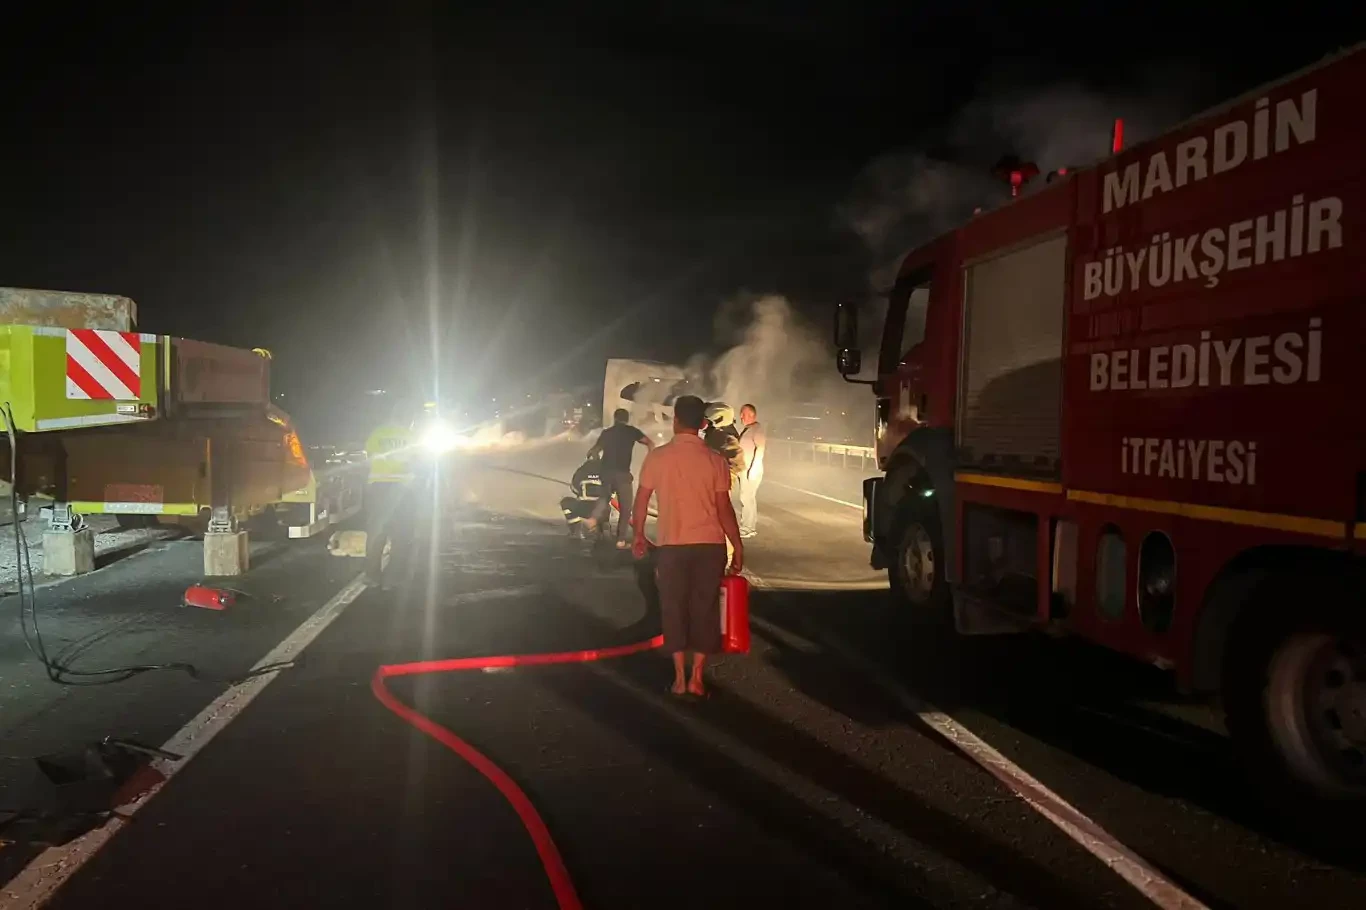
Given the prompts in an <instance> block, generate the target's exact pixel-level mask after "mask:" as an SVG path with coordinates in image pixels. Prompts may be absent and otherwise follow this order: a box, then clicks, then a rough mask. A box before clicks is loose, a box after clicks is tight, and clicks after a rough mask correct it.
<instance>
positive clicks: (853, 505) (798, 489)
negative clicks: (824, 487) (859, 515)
mask: <svg viewBox="0 0 1366 910" xmlns="http://www.w3.org/2000/svg"><path fill="white" fill-rule="evenodd" d="M769 483H771V484H773V485H774V486H775V487H782V488H783V489H784V490H792V491H794V492H797V493H805V494H806V495H807V496H814V497H816V498H817V499H824V500H825V501H826V502H833V503H835V504H836V505H840V506H848V507H849V508H851V509H858V510H859V511H860V512H862V511H863V505H862V504H860V503H857V502H850V501H849V500H847V499H836V498H835V497H833V496H826V495H825V494H824V493H816V492H813V491H811V490H803V489H802V488H801V487H794V486H792V485H791V484H787V483H783V482H782V481H781V480H770V481H769Z"/></svg>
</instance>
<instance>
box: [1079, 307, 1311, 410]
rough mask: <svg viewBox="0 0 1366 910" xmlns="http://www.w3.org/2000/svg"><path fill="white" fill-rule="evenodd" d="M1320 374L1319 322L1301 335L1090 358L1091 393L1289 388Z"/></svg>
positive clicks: (1206, 338) (1207, 340) (1205, 341)
mask: <svg viewBox="0 0 1366 910" xmlns="http://www.w3.org/2000/svg"><path fill="white" fill-rule="evenodd" d="M1322 373H1323V320H1322V319H1320V318H1318V317H1314V318H1312V319H1310V320H1309V327H1308V330H1307V331H1304V332H1282V333H1280V334H1279V335H1274V336H1273V335H1255V336H1252V337H1246V338H1212V337H1211V333H1210V332H1208V331H1205V332H1201V333H1200V342H1199V343H1198V344H1173V345H1156V346H1154V347H1150V348H1133V349H1130V350H1127V351H1124V350H1121V351H1110V352H1108V353H1106V352H1097V353H1093V354H1091V367H1090V377H1091V378H1090V388H1091V391H1092V392H1104V391H1113V392H1123V391H1126V390H1139V391H1141V390H1147V389H1151V390H1160V389H1185V388H1190V387H1192V386H1195V387H1198V388H1205V387H1208V386H1221V387H1227V386H1243V385H1273V384H1274V385H1294V384H1295V383H1298V382H1318V381H1319V377H1320V376H1321V375H1322Z"/></svg>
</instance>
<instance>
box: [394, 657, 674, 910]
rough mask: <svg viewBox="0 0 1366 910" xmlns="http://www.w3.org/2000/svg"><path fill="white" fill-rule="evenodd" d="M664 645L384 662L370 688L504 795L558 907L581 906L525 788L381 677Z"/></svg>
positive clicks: (573, 909)
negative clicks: (404, 699) (532, 846)
mask: <svg viewBox="0 0 1366 910" xmlns="http://www.w3.org/2000/svg"><path fill="white" fill-rule="evenodd" d="M663 644H664V636H662V635H656V636H655V637H654V638H651V639H648V640H646V641H638V642H636V643H635V644H632V645H619V646H617V647H614V648H600V649H596V650H592V651H560V652H557V653H552V654H503V655H497V656H494V657H459V658H455V659H452V660H421V661H417V662H415V663H410V664H386V665H384V666H382V667H380V668H379V669H378V670H376V671H375V676H374V678H373V679H372V680H371V681H370V691H372V692H374V693H375V698H377V699H379V701H380V704H382V705H384V707H386V708H388V709H389V710H390V711H393V712H394V713H395V714H397V715H398V716H399V717H401V718H403V720H405V721H407V722H408V723H410V724H412V725H413V726H414V727H416V728H417V729H419V730H421V731H422V732H423V733H426V734H427V735H428V736H430V737H432V739H435V740H436V741H437V742H439V743H441V744H442V745H443V746H445V747H446V748H447V749H450V750H451V751H452V752H454V753H455V754H456V755H458V756H460V757H461V758H462V759H464V760H465V761H466V762H468V763H469V764H470V765H471V766H472V767H473V768H474V770H476V771H478V772H479V773H480V774H482V775H484V777H486V778H488V780H489V782H490V783H492V784H493V785H494V786H495V787H497V788H498V792H499V793H501V794H503V798H504V799H506V800H507V801H508V803H509V804H511V806H512V808H513V810H514V811H515V812H516V813H517V817H518V818H520V819H521V820H522V825H523V826H524V827H525V828H526V831H527V834H529V835H530V836H531V842H532V843H533V844H535V846H536V853H537V854H538V855H539V856H540V858H541V865H542V866H544V867H545V874H546V877H547V878H549V879H550V887H551V890H553V891H554V892H555V900H556V901H557V902H558V903H559V906H560V910H582V907H583V904H582V902H580V901H579V895H578V893H577V892H575V890H574V882H573V880H572V879H571V878H570V877H569V870H568V869H566V868H565V865H564V859H563V858H562V857H561V856H560V850H559V848H558V847H556V846H555V841H554V839H553V838H552V837H551V836H550V830H549V829H548V828H546V826H545V821H544V820H543V819H542V818H541V815H540V813H539V812H537V811H536V807H535V806H533V805H532V804H531V800H530V799H528V798H527V795H526V793H524V792H522V788H521V787H519V786H517V783H516V782H515V781H514V780H513V779H512V778H511V777H509V776H508V774H507V772H506V771H504V770H503V769H502V768H500V767H498V766H497V765H495V764H494V763H493V762H492V761H490V760H489V758H488V756H486V755H484V753H482V752H480V751H479V750H478V749H476V748H474V747H473V746H471V745H470V744H469V743H467V742H465V741H464V740H463V739H461V738H460V737H459V736H456V735H455V734H454V733H452V732H451V731H450V730H448V729H446V728H445V727H443V726H441V725H440V724H438V723H437V722H436V721H434V720H432V719H431V718H430V717H427V716H426V715H425V714H422V713H421V712H419V711H417V710H416V709H415V708H413V707H411V706H409V705H405V704H404V703H403V702H401V701H399V700H398V698H397V697H396V696H395V695H394V693H392V692H390V691H389V689H388V687H387V686H386V685H385V680H387V679H389V678H390V677H392V676H417V675H419V674H423V673H450V672H453V671H456V670H486V669H490V668H494V667H534V666H545V665H546V664H573V663H587V662H589V661H594V660H605V659H607V658H609V657H625V656H626V655H628V654H638V653H640V652H641V651H649V650H651V649H652V648H658V647H660V646H661V645H663Z"/></svg>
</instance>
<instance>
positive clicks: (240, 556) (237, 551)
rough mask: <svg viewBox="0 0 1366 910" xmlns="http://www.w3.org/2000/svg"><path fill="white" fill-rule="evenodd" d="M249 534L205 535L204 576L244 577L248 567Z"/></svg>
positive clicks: (242, 532) (237, 532)
mask: <svg viewBox="0 0 1366 910" xmlns="http://www.w3.org/2000/svg"><path fill="white" fill-rule="evenodd" d="M248 562H249V559H248V548H247V532H246V531H234V532H230V533H226V534H224V533H211V534H205V535H204V574H205V575H208V576H210V577H214V576H223V575H242V574H244V573H245V572H246V571H247V566H248Z"/></svg>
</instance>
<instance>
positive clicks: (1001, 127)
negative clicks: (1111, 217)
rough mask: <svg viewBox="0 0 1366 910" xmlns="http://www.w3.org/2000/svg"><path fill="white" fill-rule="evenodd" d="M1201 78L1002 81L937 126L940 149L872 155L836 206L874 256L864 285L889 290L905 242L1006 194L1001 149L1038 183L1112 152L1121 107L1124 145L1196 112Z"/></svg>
mask: <svg viewBox="0 0 1366 910" xmlns="http://www.w3.org/2000/svg"><path fill="white" fill-rule="evenodd" d="M1177 86H1179V87H1180V88H1179V90H1178V89H1177ZM1197 86H1198V89H1199V90H1197ZM1203 88H1204V86H1203V84H1202V83H1199V81H1198V80H1197V79H1196V77H1194V76H1193V75H1192V74H1191V73H1190V72H1189V71H1187V70H1183V69H1177V68H1172V67H1167V68H1165V69H1163V70H1162V71H1161V75H1160V77H1155V78H1152V79H1149V80H1148V84H1147V85H1146V86H1145V87H1143V88H1141V89H1138V90H1135V91H1132V92H1129V93H1127V94H1123V95H1103V94H1100V93H1098V92H1095V91H1091V90H1088V89H1086V88H1085V87H1083V86H1080V85H1072V84H1066V85H1054V86H1048V87H1044V88H1035V89H1028V90H1022V89H1009V90H1003V91H998V92H994V93H991V94H989V95H987V96H984V97H983V98H980V99H979V100H977V101H975V102H973V103H972V104H970V105H968V106H967V107H966V108H965V109H964V110H963V112H962V113H961V114H960V115H959V116H958V117H957V118H956V119H955V120H954V122H953V123H952V124H950V126H949V127H948V128H947V129H946V130H945V131H944V132H943V133H942V135H939V136H936V137H935V140H936V141H937V142H939V143H940V144H941V148H940V149H939V150H938V151H937V152H936V153H931V152H930V151H929V150H927V149H926V148H906V149H900V150H896V151H892V152H888V153H886V154H883V155H879V156H878V157H876V158H874V159H873V160H872V161H870V162H869V163H868V164H867V165H866V166H865V167H864V169H863V171H862V172H861V173H860V174H859V176H858V177H857V178H856V180H855V183H854V187H853V189H852V191H851V192H850V194H849V197H848V199H847V200H846V202H845V203H844V204H843V205H842V206H841V207H840V211H839V215H840V217H841V219H842V221H843V223H844V224H845V225H846V226H847V227H848V228H849V229H850V230H852V231H854V233H856V234H857V235H858V236H859V237H860V238H862V240H863V241H864V243H865V244H866V245H867V247H868V249H869V251H870V253H871V255H872V257H873V265H872V269H871V273H870V276H869V285H870V288H871V289H872V290H874V291H877V292H885V291H886V290H887V289H888V288H889V287H890V286H891V284H892V281H893V280H894V279H895V276H896V269H897V266H898V265H899V262H900V259H901V257H902V256H904V255H905V253H906V252H907V251H908V250H910V249H912V248H914V247H915V246H917V245H919V244H921V243H923V242H925V241H927V240H929V239H931V238H933V237H935V236H937V235H939V234H942V233H944V232H945V231H948V230H950V229H952V228H953V227H954V226H956V225H958V224H961V223H962V222H964V221H965V220H966V219H967V218H969V217H970V216H971V215H972V213H973V210H974V209H976V208H977V207H979V206H980V207H983V208H993V207H995V206H997V205H1000V204H1002V203H1003V202H1005V201H1006V199H1008V197H1009V190H1008V188H1007V187H1006V185H1005V184H1004V183H1003V182H1002V181H1000V180H999V179H997V178H996V177H995V176H993V175H992V174H991V168H992V167H993V166H994V165H995V164H996V162H997V161H998V160H999V159H1000V158H1001V157H1002V156H1003V155H1005V154H1014V155H1016V156H1018V157H1019V158H1020V159H1021V160H1023V161H1031V162H1033V163H1034V164H1036V165H1038V167H1039V170H1040V177H1038V178H1036V179H1035V180H1034V181H1033V183H1032V184H1030V185H1028V186H1026V188H1025V192H1026V193H1028V192H1036V191H1038V190H1039V189H1041V188H1042V187H1043V186H1045V185H1046V184H1045V182H1044V179H1043V175H1045V174H1047V173H1048V172H1049V171H1053V170H1057V169H1058V168H1062V167H1066V168H1069V169H1074V170H1075V169H1077V168H1079V167H1086V166H1089V165H1092V164H1095V163H1096V162H1097V161H1099V160H1101V159H1102V158H1104V157H1105V156H1106V155H1108V154H1109V151H1110V137H1111V128H1112V126H1113V123H1114V120H1115V119H1116V118H1117V117H1118V118H1122V119H1123V120H1124V135H1125V145H1126V147H1127V146H1132V145H1134V144H1135V143H1137V142H1141V141H1143V140H1145V139H1148V138H1150V137H1152V136H1155V135H1157V134H1158V133H1159V132H1160V131H1161V130H1163V129H1165V128H1167V127H1169V126H1170V125H1172V124H1174V123H1175V122H1177V121H1178V120H1179V119H1180V118H1181V117H1183V116H1189V115H1190V114H1191V113H1193V112H1194V111H1193V108H1194V107H1197V106H1198V105H1199V102H1200V101H1201V100H1202V99H1201V95H1202V94H1204V92H1203V91H1202V90H1203Z"/></svg>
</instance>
